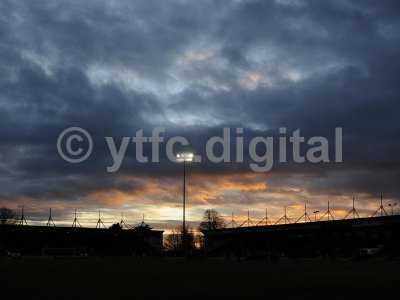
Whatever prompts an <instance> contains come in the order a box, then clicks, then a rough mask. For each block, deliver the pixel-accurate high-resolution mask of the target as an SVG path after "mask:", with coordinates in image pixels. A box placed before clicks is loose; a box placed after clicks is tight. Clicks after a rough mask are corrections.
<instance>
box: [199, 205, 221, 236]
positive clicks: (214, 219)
mask: <svg viewBox="0 0 400 300" xmlns="http://www.w3.org/2000/svg"><path fill="white" fill-rule="evenodd" d="M224 227H225V221H224V219H223V218H222V217H221V215H220V214H219V212H217V211H216V210H215V209H207V210H206V211H205V212H204V216H203V221H202V222H201V223H200V226H199V230H200V231H202V230H214V229H219V228H224Z"/></svg>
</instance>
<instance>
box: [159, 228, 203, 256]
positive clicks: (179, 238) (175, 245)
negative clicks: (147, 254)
mask: <svg viewBox="0 0 400 300" xmlns="http://www.w3.org/2000/svg"><path fill="white" fill-rule="evenodd" d="M164 247H165V249H167V250H168V251H172V252H176V253H181V252H183V251H184V250H185V248H186V251H192V250H193V249H194V248H195V236H194V233H193V231H192V230H190V229H189V230H188V229H186V230H182V228H181V227H180V228H176V229H173V230H172V232H171V233H170V234H167V235H166V236H165V239H164Z"/></svg>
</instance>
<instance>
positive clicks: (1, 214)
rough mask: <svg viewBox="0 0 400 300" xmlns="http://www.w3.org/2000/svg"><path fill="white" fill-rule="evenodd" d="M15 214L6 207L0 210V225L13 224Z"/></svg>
mask: <svg viewBox="0 0 400 300" xmlns="http://www.w3.org/2000/svg"><path fill="white" fill-rule="evenodd" d="M15 218H16V214H15V212H14V211H13V210H12V209H9V208H7V207H2V208H0V222H1V224H8V223H15Z"/></svg>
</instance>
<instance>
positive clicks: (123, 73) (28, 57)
mask: <svg viewBox="0 0 400 300" xmlns="http://www.w3.org/2000/svg"><path fill="white" fill-rule="evenodd" d="M399 11H400V5H399V3H398V1H380V2H379V3H377V2H376V1H362V2H353V1H345V0H343V1H331V2H325V1H300V0H299V1H294V0H293V1H290V0H279V1H278V0H276V1H232V2H230V3H221V2H220V1H201V2H196V3H194V2H189V1H188V2H186V1H168V2H162V3H160V2H159V1H146V2H135V3H132V2H131V1H122V0H121V1H111V2H110V1H86V2H85V3H81V2H78V1H58V2H56V3H55V2H53V1H40V2H32V1H24V2H23V3H22V2H20V3H16V2H15V1H2V2H1V3H0V73H1V76H0V138H1V140H0V172H1V173H0V183H1V187H2V188H1V191H0V199H1V200H2V201H10V200H12V199H33V200H41V201H44V200H49V199H57V200H60V201H73V200H75V199H78V198H79V197H81V196H83V197H84V196H88V195H91V194H93V193H95V192H105V191H109V190H111V191H120V192H122V193H132V194H134V193H135V191H137V192H142V191H144V190H147V189H146V188H145V185H146V183H145V181H146V180H161V181H158V183H159V186H160V191H164V192H165V189H164V188H163V187H164V186H168V185H169V184H171V182H170V181H168V176H171V178H173V180H178V179H177V178H178V176H179V174H180V173H179V172H180V169H179V167H177V166H176V165H174V164H172V163H168V162H166V161H165V156H163V162H164V163H163V164H162V165H155V164H149V165H143V164H140V163H137V162H135V161H134V160H133V157H134V155H133V153H132V155H131V156H129V157H128V158H127V160H126V161H125V162H124V164H123V167H122V169H121V171H120V172H119V173H117V174H108V173H106V172H105V166H108V165H110V164H111V161H110V157H109V155H108V153H107V150H106V148H105V144H104V141H103V137H104V136H114V137H122V136H133V135H134V133H135V131H136V130H138V129H141V128H143V129H145V131H146V132H147V133H150V131H151V129H152V128H153V127H155V126H164V127H166V129H167V135H168V136H173V135H184V136H185V137H187V138H188V139H189V140H190V141H191V142H192V144H193V145H194V148H195V149H196V151H197V152H198V153H200V154H204V145H205V141H206V140H207V138H208V137H210V136H212V135H216V134H218V135H221V128H222V127H224V126H227V127H239V126H240V127H244V128H245V138H246V139H247V140H248V139H249V138H250V137H252V136H254V135H260V134H261V135H267V134H274V135H276V134H277V128H279V127H287V128H289V129H291V130H293V129H296V128H300V129H301V130H302V132H303V133H304V134H305V135H307V136H312V135H322V136H326V137H329V138H330V139H331V138H332V136H333V132H334V128H335V127H343V134H344V160H345V162H344V163H343V164H342V165H340V166H337V165H334V164H326V165H318V166H310V165H304V166H302V165H301V166H294V165H293V164H290V163H289V164H285V165H282V166H280V165H278V166H276V168H275V169H274V171H273V172H272V173H271V174H270V177H269V179H268V180H267V181H268V185H269V188H270V190H271V192H273V191H274V190H277V191H281V192H284V189H285V187H287V186H293V187H295V188H302V189H306V190H307V191H308V192H309V193H313V194H315V195H320V194H324V195H331V194H332V195H339V194H352V193H367V194H369V195H376V194H377V193H379V192H381V191H384V192H386V193H388V194H390V196H391V197H393V198H396V199H399V196H400V194H399V189H398V182H399V168H398V166H399V159H398V157H397V155H398V153H399V151H400V142H399V141H398V137H399V134H400V127H399V122H398V116H397V114H398V111H399V109H400V107H399V101H398V99H397V98H398V95H399V94H400V87H399V85H398V79H397V78H398V72H399V70H400V62H399V60H398V59H397V56H398V52H399V51H398V50H399V46H400V30H399V26H398V25H399V21H398V13H399ZM69 126H80V127H82V128H85V129H86V130H88V131H89V132H90V133H91V134H92V135H93V137H94V141H95V145H96V147H95V151H94V154H93V155H92V157H91V158H90V159H89V160H88V161H87V162H85V163H83V164H80V165H70V164H68V163H66V162H64V161H62V159H61V158H60V157H59V156H58V154H57V151H56V147H55V145H56V140H57V136H58V134H59V133H60V132H61V131H62V130H63V129H64V128H67V127H69ZM149 150H150V149H147V148H146V151H149ZM246 157H247V159H248V156H246ZM247 162H248V161H247ZM247 162H246V163H245V164H218V165H213V164H211V163H209V162H207V161H205V162H203V163H202V164H199V165H197V166H193V172H194V173H198V174H202V176H203V175H204V176H215V177H218V176H226V175H227V174H246V172H248V165H247ZM126 176H134V177H135V178H145V179H146V180H144V181H143V180H141V179H137V180H136V181H135V180H132V181H129V180H127V179H126ZM203 178H205V177H203ZM208 178H210V177H208ZM163 180H166V181H165V182H164V181H163ZM235 180H237V179H235ZM243 182H246V180H243ZM174 184H175V183H174ZM204 188H205V189H206V188H207V187H204ZM244 194H246V193H244ZM247 194H248V195H247V196H246V197H253V198H252V199H250V198H248V201H255V202H260V201H262V197H266V196H265V195H264V194H263V195H262V197H261V196H257V195H256V193H253V196H251V193H247ZM228 196H229V195H218V196H215V195H213V196H212V197H211V196H210V197H209V198H207V199H209V201H211V202H212V201H216V200H218V201H222V202H223V201H224V200H223V197H228ZM157 199H158V200H157V201H159V202H162V201H165V202H172V201H173V200H174V199H173V196H171V195H168V196H165V197H163V196H160V197H159V198H157ZM246 201H247V200H246Z"/></svg>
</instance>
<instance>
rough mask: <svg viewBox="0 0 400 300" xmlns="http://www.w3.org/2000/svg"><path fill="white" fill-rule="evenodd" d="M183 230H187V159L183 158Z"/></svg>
mask: <svg viewBox="0 0 400 300" xmlns="http://www.w3.org/2000/svg"><path fill="white" fill-rule="evenodd" d="M182 231H183V233H185V232H186V161H185V160H183V218H182Z"/></svg>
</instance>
